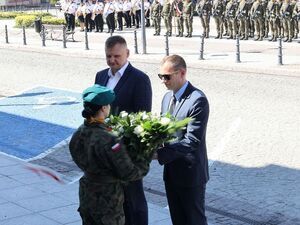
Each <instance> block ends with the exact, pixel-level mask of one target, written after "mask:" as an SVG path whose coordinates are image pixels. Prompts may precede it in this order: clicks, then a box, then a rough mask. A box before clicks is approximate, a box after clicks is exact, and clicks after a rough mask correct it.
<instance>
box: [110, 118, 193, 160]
mask: <svg viewBox="0 0 300 225" xmlns="http://www.w3.org/2000/svg"><path fill="white" fill-rule="evenodd" d="M190 121H191V118H185V119H184V120H177V119H176V118H175V117H173V116H172V115H170V114H166V115H164V116H158V115H155V114H152V113H150V112H148V113H146V112H139V113H130V114H128V113H127V112H121V113H120V115H119V116H113V115H112V116H110V117H109V120H108V121H107V123H108V125H109V126H110V127H111V129H112V132H114V133H115V134H116V135H117V136H119V137H120V138H122V139H123V142H124V144H125V145H126V147H127V151H128V154H129V155H130V157H131V158H132V159H133V160H134V159H137V158H140V157H142V158H151V157H152V156H153V153H154V151H155V150H156V149H157V148H158V147H160V146H161V145H162V144H163V143H164V142H168V141H171V140H172V139H174V134H175V132H176V131H178V130H180V129H185V127H186V125H187V124H188V123H189V122H190Z"/></svg>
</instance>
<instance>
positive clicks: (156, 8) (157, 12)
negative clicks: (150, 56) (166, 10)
mask: <svg viewBox="0 0 300 225" xmlns="http://www.w3.org/2000/svg"><path fill="white" fill-rule="evenodd" d="M161 9H162V6H161V4H160V2H159V0H155V1H154V2H153V3H152V6H151V17H152V21H153V24H154V29H155V33H154V34H153V35H155V36H156V35H160V21H161Z"/></svg>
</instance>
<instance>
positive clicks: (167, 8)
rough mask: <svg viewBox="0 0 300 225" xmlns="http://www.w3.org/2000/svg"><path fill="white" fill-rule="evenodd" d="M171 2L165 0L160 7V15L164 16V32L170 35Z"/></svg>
mask: <svg viewBox="0 0 300 225" xmlns="http://www.w3.org/2000/svg"><path fill="white" fill-rule="evenodd" d="M172 9H173V4H172V2H171V0H165V1H164V4H163V8H162V16H163V18H164V22H165V27H166V34H165V35H168V36H172V12H173V10H172Z"/></svg>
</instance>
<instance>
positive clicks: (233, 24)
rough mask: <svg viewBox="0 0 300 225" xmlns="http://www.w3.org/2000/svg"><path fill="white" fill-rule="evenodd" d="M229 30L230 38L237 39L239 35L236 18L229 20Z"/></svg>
mask: <svg viewBox="0 0 300 225" xmlns="http://www.w3.org/2000/svg"><path fill="white" fill-rule="evenodd" d="M228 29H229V36H230V37H233V38H234V37H235V36H236V35H237V34H238V30H237V21H236V19H235V18H229V19H228Z"/></svg>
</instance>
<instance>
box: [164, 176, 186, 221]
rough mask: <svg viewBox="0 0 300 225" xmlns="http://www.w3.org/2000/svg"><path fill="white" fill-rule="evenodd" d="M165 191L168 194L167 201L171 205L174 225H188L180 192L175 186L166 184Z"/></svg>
mask: <svg viewBox="0 0 300 225" xmlns="http://www.w3.org/2000/svg"><path fill="white" fill-rule="evenodd" d="M165 189H166V194H167V200H168V205H169V211H170V215H171V220H172V224H173V225H183V224H187V223H186V221H187V218H186V217H185V215H184V208H183V207H182V206H183V204H182V202H181V200H180V197H179V194H178V190H177V188H175V186H174V185H173V184H169V183H168V182H165Z"/></svg>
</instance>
